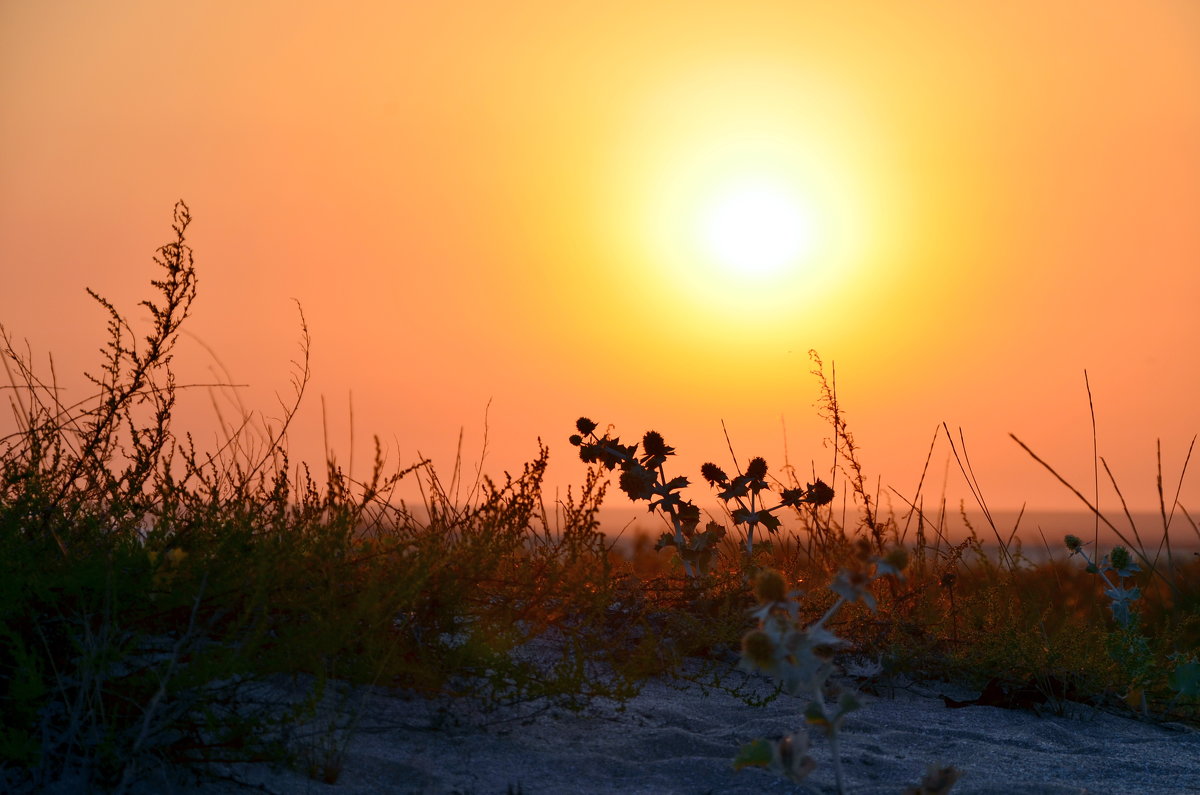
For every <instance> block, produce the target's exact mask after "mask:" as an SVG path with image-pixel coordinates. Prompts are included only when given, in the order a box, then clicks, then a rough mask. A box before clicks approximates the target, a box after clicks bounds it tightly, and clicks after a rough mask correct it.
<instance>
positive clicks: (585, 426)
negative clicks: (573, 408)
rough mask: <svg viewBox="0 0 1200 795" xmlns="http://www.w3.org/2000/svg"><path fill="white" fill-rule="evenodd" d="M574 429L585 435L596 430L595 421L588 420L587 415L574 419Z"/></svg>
mask: <svg viewBox="0 0 1200 795" xmlns="http://www.w3.org/2000/svg"><path fill="white" fill-rule="evenodd" d="M575 429H576V430H577V431H579V432H580V433H582V434H584V435H585V436H586V435H587V434H589V433H591V432H592V431H594V430H596V423H594V422H592V421H591V420H589V419H588V418H587V417H580V418H579V419H577V420H575Z"/></svg>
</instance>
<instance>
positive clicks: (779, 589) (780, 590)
mask: <svg viewBox="0 0 1200 795" xmlns="http://www.w3.org/2000/svg"><path fill="white" fill-rule="evenodd" d="M786 597H787V583H786V582H784V579H783V575H782V574H780V573H779V572H777V571H775V570H774V569H763V570H762V571H760V572H759V573H758V576H757V577H755V578H754V598H756V599H758V601H759V604H771V603H772V602H782V601H783V600H784V599H785V598H786Z"/></svg>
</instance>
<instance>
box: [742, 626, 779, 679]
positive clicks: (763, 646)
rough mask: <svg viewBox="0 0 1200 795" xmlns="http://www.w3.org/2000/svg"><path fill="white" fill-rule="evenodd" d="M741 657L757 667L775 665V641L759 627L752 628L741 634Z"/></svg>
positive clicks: (766, 667) (765, 667) (764, 667)
mask: <svg viewBox="0 0 1200 795" xmlns="http://www.w3.org/2000/svg"><path fill="white" fill-rule="evenodd" d="M742 657H743V658H744V659H746V660H747V661H749V662H750V663H752V664H754V665H755V666H757V667H758V668H762V669H769V668H771V667H773V666H774V665H775V641H773V640H771V636H770V635H768V634H767V633H766V632H763V631H762V630H761V629H752V630H750V631H749V632H747V633H746V634H745V635H743V636H742Z"/></svg>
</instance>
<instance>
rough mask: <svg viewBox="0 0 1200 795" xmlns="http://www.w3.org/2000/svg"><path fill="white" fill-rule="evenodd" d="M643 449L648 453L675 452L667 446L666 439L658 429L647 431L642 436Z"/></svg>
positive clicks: (662, 453) (668, 453) (666, 453)
mask: <svg viewBox="0 0 1200 795" xmlns="http://www.w3.org/2000/svg"><path fill="white" fill-rule="evenodd" d="M642 449H643V450H645V451H646V454H647V455H670V454H671V453H673V452H674V450H672V449H671V448H670V447H667V442H666V440H665V439H663V438H662V434H661V433H659V432H658V431H646V435H645V436H643V437H642Z"/></svg>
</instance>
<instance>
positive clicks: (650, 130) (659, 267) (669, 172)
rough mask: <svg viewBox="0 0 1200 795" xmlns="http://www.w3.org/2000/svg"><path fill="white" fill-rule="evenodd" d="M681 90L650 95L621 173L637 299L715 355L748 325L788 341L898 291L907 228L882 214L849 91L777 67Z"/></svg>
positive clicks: (696, 79) (690, 80) (736, 71)
mask: <svg viewBox="0 0 1200 795" xmlns="http://www.w3.org/2000/svg"><path fill="white" fill-rule="evenodd" d="M676 77H677V80H672V81H669V82H668V83H666V84H660V85H657V86H653V87H650V88H648V90H647V95H646V97H645V100H646V101H645V104H644V105H642V106H641V108H640V110H639V111H638V112H636V113H634V114H632V115H631V118H630V129H629V133H630V135H629V137H628V138H627V139H626V140H625V141H623V145H622V147H621V149H620V152H621V156H622V160H621V162H620V166H621V169H620V171H619V172H617V171H616V170H614V174H615V173H620V174H621V175H622V176H621V178H619V179H617V180H614V184H613V185H612V192H613V196H614V199H613V204H614V206H619V207H620V213H621V215H622V216H623V227H624V229H625V230H627V231H626V235H625V241H624V242H625V247H624V250H623V252H622V256H621V259H622V260H623V261H625V262H628V263H630V268H631V271H630V282H629V284H630V287H631V290H632V291H633V293H634V294H635V295H645V296H649V298H647V300H648V301H650V302H652V306H653V311H654V312H655V313H656V314H657V315H658V316H660V317H663V318H664V320H666V322H667V325H668V326H669V327H670V328H671V329H672V330H673V333H675V334H677V335H680V337H681V338H686V339H688V340H689V341H690V342H691V344H694V345H698V346H700V347H701V348H704V349H705V350H711V347H708V348H705V347H704V346H711V345H712V344H714V343H720V344H726V343H729V344H732V342H730V341H731V340H735V339H737V338H738V334H740V333H741V332H742V330H744V328H745V327H746V325H745V324H746V322H747V320H748V319H750V318H753V321H754V324H755V328H756V329H758V330H759V331H761V332H762V333H764V334H767V335H775V336H777V337H779V338H787V337H790V336H794V335H795V334H796V333H797V331H798V328H799V325H800V324H803V325H804V326H805V327H806V328H811V327H813V326H814V325H817V324H819V325H823V326H825V327H832V323H833V321H834V320H835V319H836V317H837V315H838V310H837V307H838V306H839V305H840V304H841V303H842V302H841V300H840V299H841V298H842V297H844V296H845V295H847V294H851V293H853V294H854V295H856V296H857V297H859V298H861V296H862V295H863V294H864V289H863V288H864V285H866V284H868V283H869V284H871V285H872V289H874V285H875V283H876V282H883V281H885V280H886V278H888V276H887V275H886V273H881V270H880V263H883V262H886V261H887V259H888V258H889V256H891V252H890V251H889V250H888V249H889V247H891V246H893V245H894V240H893V238H894V237H895V231H896V226H897V223H898V222H902V220H903V219H902V218H901V215H902V213H901V212H898V211H896V209H895V208H893V209H889V211H888V212H887V213H884V212H883V211H882V209H881V206H882V204H883V202H884V201H885V196H888V195H890V194H891V193H893V192H894V190H893V189H892V188H891V187H890V186H889V182H888V179H889V176H890V175H889V173H888V172H887V169H885V168H881V167H880V166H879V162H878V160H877V158H876V157H875V156H874V155H875V153H874V152H873V151H872V150H871V148H870V147H869V146H866V145H864V140H866V138H867V133H868V132H869V131H870V130H871V129H872V127H873V125H872V124H871V122H869V121H868V120H867V119H866V118H865V117H864V116H863V113H862V112H861V111H860V110H859V109H858V107H857V106H855V105H854V104H853V103H852V102H851V101H850V99H848V97H850V96H851V95H850V94H849V93H848V92H845V91H843V90H842V89H841V88H840V87H838V86H825V85H819V84H815V83H809V82H807V81H805V80H803V79H801V78H799V77H797V75H795V74H794V73H788V72H783V73H781V72H779V71H777V70H775V69H773V68H771V67H770V65H759V66H758V67H754V66H746V65H743V67H741V68H730V69H717V68H713V69H710V70H701V71H700V73H690V74H686V75H678V76H676ZM797 96H800V97H803V98H804V101H802V102H793V101H791V99H792V98H794V97H797Z"/></svg>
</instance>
